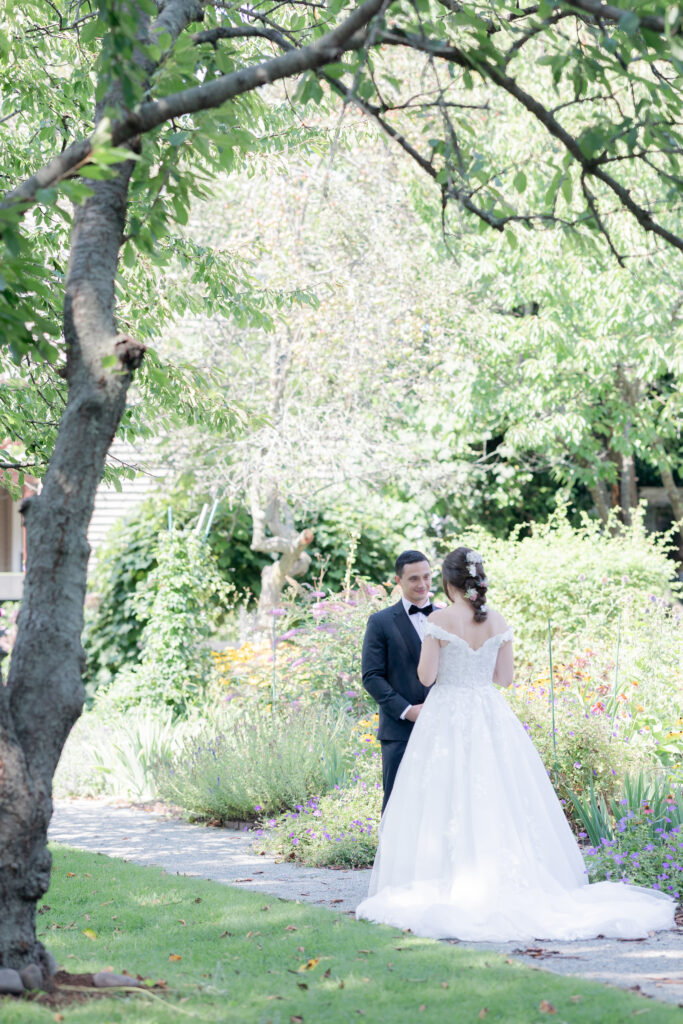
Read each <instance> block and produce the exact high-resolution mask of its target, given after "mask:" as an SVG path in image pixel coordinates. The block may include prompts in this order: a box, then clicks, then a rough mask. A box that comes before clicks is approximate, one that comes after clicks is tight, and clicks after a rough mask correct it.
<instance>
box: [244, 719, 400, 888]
mask: <svg viewBox="0 0 683 1024" xmlns="http://www.w3.org/2000/svg"><path fill="white" fill-rule="evenodd" d="M375 725H376V716H375V718H373V719H362V720H360V721H358V722H357V723H356V725H355V726H354V728H353V733H352V736H351V737H350V740H349V743H348V747H347V750H348V753H349V756H350V760H351V764H352V767H351V769H350V770H349V772H348V779H347V784H346V786H345V787H342V786H339V785H337V786H335V787H334V788H333V789H331V791H330V792H329V793H326V794H324V795H323V796H321V797H319V798H317V799H315V798H314V799H311V800H308V801H306V802H305V804H303V803H302V804H300V805H299V806H298V807H294V808H292V809H291V810H289V811H287V813H285V814H281V815H279V816H276V817H268V816H267V815H264V816H262V818H261V827H260V829H259V830H258V831H257V833H256V849H258V850H263V851H264V852H266V853H269V854H270V855H272V856H275V857H277V858H279V859H281V860H294V861H297V862H298V863H301V864H307V865H312V866H317V867H353V868H363V867H368V866H369V865H371V864H372V862H373V860H374V857H375V852H376V850H377V830H378V828H379V820H380V816H381V810H382V758H381V754H380V745H379V742H378V741H377V739H376V738H375V736H374V735H373V733H372V732H370V731H368V730H370V729H372V728H373V727H374V726H375Z"/></svg>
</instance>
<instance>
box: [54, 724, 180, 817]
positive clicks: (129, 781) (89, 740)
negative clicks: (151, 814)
mask: <svg viewBox="0 0 683 1024" xmlns="http://www.w3.org/2000/svg"><path fill="white" fill-rule="evenodd" d="M178 739H179V727H178V725H177V724H176V725H173V723H172V716H171V713H170V711H167V712H160V713H157V714H154V713H152V712H150V711H149V710H144V711H142V710H139V709H137V710H135V709H134V710H131V711H129V712H127V713H126V714H125V715H118V716H115V717H112V716H111V715H109V714H108V715H106V717H105V716H103V715H101V714H98V713H97V712H94V711H86V712H85V714H83V715H82V716H81V718H79V720H78V721H77V722H76V724H75V726H74V727H73V729H72V730H71V732H70V733H69V737H68V739H67V741H66V743H65V745H64V749H63V750H62V755H61V757H60V759H59V764H58V765H57V771H56V772H55V777H54V783H53V790H54V794H55V796H58V797H68V796H78V797H97V796H112V797H123V798H125V799H129V800H149V799H154V798H155V797H156V796H157V793H156V791H155V788H154V783H153V778H152V771H151V769H152V765H153V764H155V763H156V762H157V761H158V760H159V759H160V758H163V757H170V756H171V754H172V751H173V748H174V744H175V743H176V742H177V740H178Z"/></svg>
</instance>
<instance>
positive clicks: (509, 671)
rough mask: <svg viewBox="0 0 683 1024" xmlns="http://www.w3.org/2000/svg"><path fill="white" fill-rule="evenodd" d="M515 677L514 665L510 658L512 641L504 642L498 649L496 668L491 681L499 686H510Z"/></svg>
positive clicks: (512, 659) (511, 657)
mask: <svg viewBox="0 0 683 1024" xmlns="http://www.w3.org/2000/svg"><path fill="white" fill-rule="evenodd" d="M514 675H515V663H514V658H513V656H512V641H511V640H506V641H505V643H502V644H501V645H500V647H499V648H498V657H497V658H496V667H495V669H494V672H493V681H494V683H497V684H498V685H499V686H512V680H513V679H514Z"/></svg>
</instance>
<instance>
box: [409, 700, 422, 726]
mask: <svg viewBox="0 0 683 1024" xmlns="http://www.w3.org/2000/svg"><path fill="white" fill-rule="evenodd" d="M423 707H424V705H423V704H413V706H412V708H409V710H408V711H406V720H407V721H408V722H417V719H418V717H419V714H420V712H421V711H422V708H423Z"/></svg>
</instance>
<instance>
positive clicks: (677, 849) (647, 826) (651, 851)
mask: <svg viewBox="0 0 683 1024" xmlns="http://www.w3.org/2000/svg"><path fill="white" fill-rule="evenodd" d="M585 860H586V865H587V867H588V877H589V879H590V881H592V882H593V881H596V882H597V881H603V880H610V879H611V880H612V881H617V880H623V881H626V882H629V883H631V884H633V885H643V886H648V887H651V888H654V889H661V891H662V892H666V893H669V894H670V895H671V896H674V897H675V898H676V899H678V900H680V899H681V898H682V897H683V829H682V828H681V826H680V825H677V826H675V827H674V828H672V829H671V830H670V831H665V830H664V829H663V828H661V827H660V828H659V829H657V830H656V831H655V833H654V834H653V829H652V825H651V823H650V822H649V821H648V820H647V816H646V815H645V814H644V813H643V810H642V809H641V813H635V812H634V811H629V812H628V813H627V814H626V815H624V817H623V818H621V819H620V821H619V822H618V823H617V829H616V833H615V835H614V836H613V838H612V839H602V840H601V842H600V844H599V846H590V847H589V848H588V849H587V850H586V851H585Z"/></svg>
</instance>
